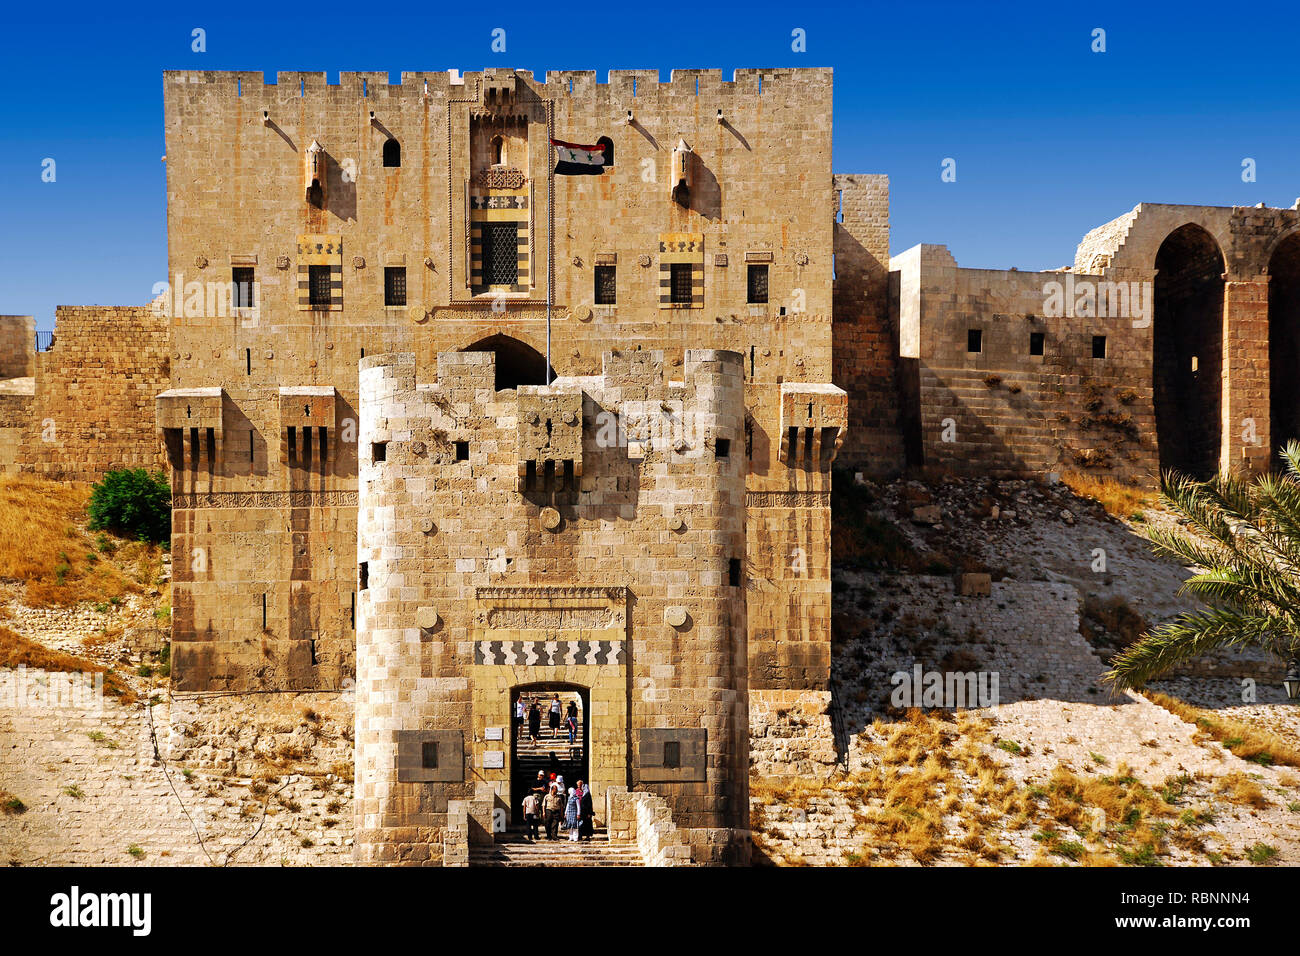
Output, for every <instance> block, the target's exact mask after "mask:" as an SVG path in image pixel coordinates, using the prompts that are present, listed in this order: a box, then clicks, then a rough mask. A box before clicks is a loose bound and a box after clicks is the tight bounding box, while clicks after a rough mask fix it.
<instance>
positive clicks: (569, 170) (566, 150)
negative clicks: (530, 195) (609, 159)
mask: <svg viewBox="0 0 1300 956" xmlns="http://www.w3.org/2000/svg"><path fill="white" fill-rule="evenodd" d="M551 145H552V146H554V147H555V152H556V155H557V156H558V157H559V160H558V162H556V164H555V175H557V176H599V175H600V174H601V173H603V172H604V171H605V144H604V143H597V144H596V145H595V146H580V145H578V144H577V143H565V142H562V141H560V140H558V139H553V140H551Z"/></svg>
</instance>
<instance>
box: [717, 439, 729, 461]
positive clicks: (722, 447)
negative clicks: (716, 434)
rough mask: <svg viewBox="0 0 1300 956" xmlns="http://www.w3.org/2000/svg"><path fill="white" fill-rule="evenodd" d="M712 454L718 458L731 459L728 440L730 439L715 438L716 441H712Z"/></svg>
mask: <svg viewBox="0 0 1300 956" xmlns="http://www.w3.org/2000/svg"><path fill="white" fill-rule="evenodd" d="M713 453H714V455H716V456H717V457H718V458H730V457H731V439H730V438H716V439H714V441H713Z"/></svg>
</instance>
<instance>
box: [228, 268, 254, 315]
mask: <svg viewBox="0 0 1300 956" xmlns="http://www.w3.org/2000/svg"><path fill="white" fill-rule="evenodd" d="M230 279H231V281H230V304H231V305H232V306H233V307H235V308H236V309H251V308H252V307H253V270H252V268H251V267H249V266H236V267H235V268H233V269H231V270H230Z"/></svg>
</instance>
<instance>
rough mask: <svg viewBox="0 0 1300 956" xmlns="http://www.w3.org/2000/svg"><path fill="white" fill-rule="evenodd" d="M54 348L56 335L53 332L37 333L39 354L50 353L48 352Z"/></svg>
mask: <svg viewBox="0 0 1300 956" xmlns="http://www.w3.org/2000/svg"><path fill="white" fill-rule="evenodd" d="M52 348H54V333H53V332H37V333H36V351H38V352H48V351H49V350H50V349H52Z"/></svg>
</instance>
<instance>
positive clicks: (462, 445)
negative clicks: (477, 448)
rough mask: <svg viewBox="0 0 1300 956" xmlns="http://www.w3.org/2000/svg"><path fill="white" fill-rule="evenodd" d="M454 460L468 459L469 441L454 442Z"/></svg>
mask: <svg viewBox="0 0 1300 956" xmlns="http://www.w3.org/2000/svg"><path fill="white" fill-rule="evenodd" d="M456 460H457V461H469V442H467V441H458V442H456Z"/></svg>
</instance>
